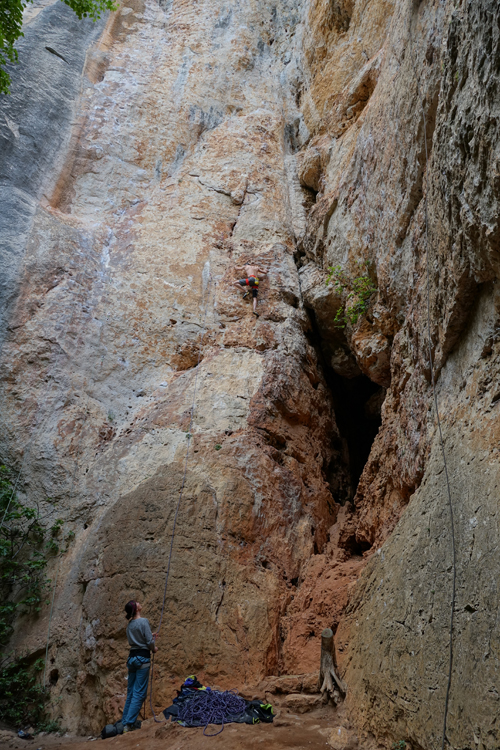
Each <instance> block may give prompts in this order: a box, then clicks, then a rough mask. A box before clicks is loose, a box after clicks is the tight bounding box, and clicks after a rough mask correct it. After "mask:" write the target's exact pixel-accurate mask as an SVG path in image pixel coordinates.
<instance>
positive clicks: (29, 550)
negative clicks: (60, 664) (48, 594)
mask: <svg viewBox="0 0 500 750" xmlns="http://www.w3.org/2000/svg"><path fill="white" fill-rule="evenodd" d="M0 521H1V526H0V720H2V721H5V722H7V723H10V724H14V725H16V726H19V725H22V724H24V725H27V724H32V725H33V726H36V727H38V728H44V727H46V726H48V724H47V719H46V713H45V706H46V701H47V698H48V695H47V693H46V691H45V689H44V687H43V686H42V685H41V684H40V672H41V671H42V670H43V668H44V660H43V659H37V660H36V661H35V662H33V661H32V659H30V658H29V657H27V656H19V655H14V654H12V653H6V651H5V648H6V645H7V643H8V640H9V638H10V636H11V634H12V630H13V623H14V621H15V618H16V615H19V614H33V615H34V614H36V613H37V612H39V611H40V609H41V606H42V603H43V600H44V596H45V591H46V588H47V586H48V584H49V583H50V581H49V579H47V577H46V573H45V569H46V566H47V563H48V560H49V559H50V557H53V556H55V555H58V554H59V553H60V552H61V551H65V549H67V544H68V543H69V542H70V541H71V539H72V538H73V536H74V535H71V532H70V533H69V534H68V536H67V537H66V539H64V540H62V526H63V521H62V519H60V518H58V519H57V520H56V521H55V522H54V521H51V520H49V518H48V517H44V516H43V515H42V513H41V511H40V509H39V508H37V507H36V508H30V507H27V506H25V505H23V504H22V503H20V502H19V500H18V499H17V496H16V494H15V491H14V488H13V486H12V482H11V476H10V472H9V471H8V469H7V468H6V467H5V466H0ZM63 544H65V546H64V548H62V545H63ZM49 724H50V722H49ZM52 724H53V722H52Z"/></svg>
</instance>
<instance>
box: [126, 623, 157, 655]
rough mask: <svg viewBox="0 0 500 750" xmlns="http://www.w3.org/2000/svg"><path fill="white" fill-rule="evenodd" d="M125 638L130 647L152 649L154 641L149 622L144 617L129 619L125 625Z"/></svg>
mask: <svg viewBox="0 0 500 750" xmlns="http://www.w3.org/2000/svg"><path fill="white" fill-rule="evenodd" d="M127 640H128V642H129V644H130V648H131V649H135V648H149V650H150V651H152V650H153V649H154V646H155V641H154V638H153V634H152V632H151V628H150V627H149V622H148V621H147V619H146V618H145V617H138V618H137V619H136V620H130V622H129V624H128V625H127Z"/></svg>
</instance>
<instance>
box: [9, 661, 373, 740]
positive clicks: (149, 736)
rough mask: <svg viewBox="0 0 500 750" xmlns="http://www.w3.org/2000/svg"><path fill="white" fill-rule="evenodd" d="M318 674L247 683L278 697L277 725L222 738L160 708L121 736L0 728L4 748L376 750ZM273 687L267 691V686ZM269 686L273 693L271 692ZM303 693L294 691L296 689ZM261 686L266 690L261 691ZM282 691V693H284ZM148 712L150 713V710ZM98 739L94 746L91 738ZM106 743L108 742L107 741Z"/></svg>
mask: <svg viewBox="0 0 500 750" xmlns="http://www.w3.org/2000/svg"><path fill="white" fill-rule="evenodd" d="M317 677H318V676H317V674H314V675H304V676H302V677H300V678H297V677H294V676H290V677H287V678H281V682H280V680H279V679H278V680H274V681H272V680H268V681H267V684H266V685H261V686H258V687H257V688H256V691H257V692H255V691H252V690H249V689H246V690H245V688H244V689H243V691H242V695H246V696H247V697H248V698H254V697H256V696H257V695H261V696H262V695H264V694H265V695H266V699H267V700H272V703H273V708H274V711H275V719H274V722H273V723H272V724H259V725H254V726H250V725H247V724H238V725H236V724H228V725H226V726H225V727H224V730H223V731H222V732H221V734H219V735H218V736H216V737H211V738H210V739H209V738H207V737H206V736H204V735H203V728H201V729H189V728H187V727H180V726H179V725H177V724H173V723H172V722H171V721H168V722H165V721H164V718H163V715H162V714H161V713H160V711H159V709H158V714H157V722H155V720H154V719H153V718H149V719H146V720H145V721H143V723H142V726H141V729H140V730H136V731H134V732H131V733H129V734H126V735H121V736H117V737H113V738H109V739H107V740H102V739H101V738H100V737H94V736H88V737H85V738H83V737H81V736H80V737H78V736H75V735H73V736H71V735H70V734H69V733H68V734H65V735H63V736H59V735H54V734H43V733H42V734H39V735H36V736H35V737H34V738H33V739H30V740H23V739H20V738H19V737H17V735H16V734H15V733H14V732H12V731H9V730H0V747H2V748H6V750H7V748H8V749H9V750H21V748H33V750H35V748H36V750H51V749H52V748H58V750H82V749H83V748H85V750H90V748H91V747H96V748H101V747H102V748H106V747H109V748H110V749H111V750H112V749H113V748H118V750H122V749H123V750H127V748H140V749H143V750H150V748H151V749H152V750H155V749H156V748H161V747H168V748H172V750H177V749H179V750H180V748H183V747H186V744H187V743H189V746H190V747H193V748H195V750H196V748H198V747H199V748H202V747H206V743H207V742H211V743H214V746H215V747H218V748H228V749H230V750H233V749H234V748H236V749H237V750H238V749H239V748H241V749H242V750H243V748H251V747H252V748H253V747H259V748H262V750H267V749H268V748H269V750H271V748H272V750H275V749H276V748H277V749H278V750H281V748H282V749H283V750H287V749H288V748H297V750H319V748H330V749H333V750H375V748H377V747H378V746H377V743H376V742H375V741H374V739H373V737H372V738H365V739H364V741H362V742H360V741H359V738H358V736H357V735H356V732H355V731H354V728H353V726H352V724H351V723H350V722H349V720H348V718H347V717H346V712H345V710H344V707H343V706H342V705H341V706H340V707H339V708H334V707H333V706H331V705H327V706H325V705H323V703H322V698H321V695H319V694H317V693H315V692H314V690H315V689H316V684H317ZM265 688H267V690H266V689H265ZM269 689H270V690H271V691H272V692H269ZM294 689H295V690H301V691H302V692H291V691H293V690H294ZM259 690H260V692H259ZM278 691H279V692H278ZM147 713H150V711H149V709H148V711H147ZM220 728H221V727H220V726H210V727H209V729H208V730H207V732H208V733H210V732H213V733H215V732H217V731H218V730H220ZM91 742H92V743H97V744H96V745H89V743H91ZM103 743H105V744H103Z"/></svg>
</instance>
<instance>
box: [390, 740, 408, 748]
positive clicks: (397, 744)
mask: <svg viewBox="0 0 500 750" xmlns="http://www.w3.org/2000/svg"><path fill="white" fill-rule="evenodd" d="M392 750H406V742H405V741H404V740H398V741H397V742H393V743H392Z"/></svg>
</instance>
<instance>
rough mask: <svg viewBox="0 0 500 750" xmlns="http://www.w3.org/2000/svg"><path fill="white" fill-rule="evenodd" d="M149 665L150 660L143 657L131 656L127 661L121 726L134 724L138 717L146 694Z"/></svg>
mask: <svg viewBox="0 0 500 750" xmlns="http://www.w3.org/2000/svg"><path fill="white" fill-rule="evenodd" d="M150 664H151V662H150V660H149V659H146V657H144V656H132V657H130V658H129V660H128V661H127V667H128V684H127V700H126V701H125V706H124V708H123V717H122V723H123V726H125V724H135V722H136V720H137V717H138V716H139V711H140V710H141V706H142V704H143V703H144V700H145V698H146V695H147V693H148V681H149V666H150Z"/></svg>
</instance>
